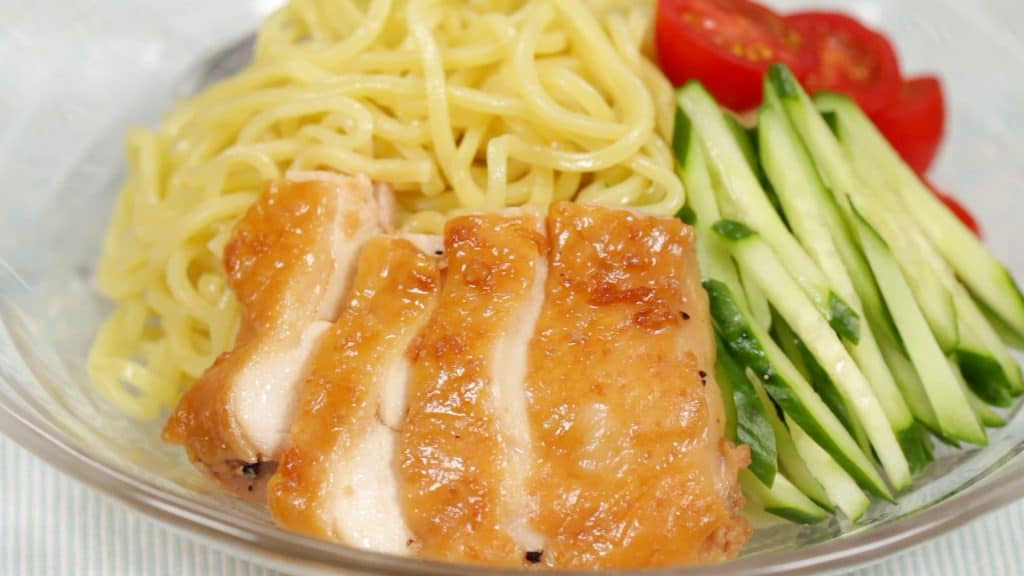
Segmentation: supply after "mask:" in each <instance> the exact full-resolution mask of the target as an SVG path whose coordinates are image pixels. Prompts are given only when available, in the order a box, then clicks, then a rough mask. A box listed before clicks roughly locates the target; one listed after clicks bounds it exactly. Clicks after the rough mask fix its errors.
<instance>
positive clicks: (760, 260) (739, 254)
mask: <svg viewBox="0 0 1024 576" xmlns="http://www.w3.org/2000/svg"><path fill="white" fill-rule="evenodd" d="M712 228H713V229H714V230H715V232H717V233H719V234H720V235H722V237H723V238H725V239H726V240H728V241H729V244H730V247H731V249H732V254H733V257H734V258H735V259H736V262H737V263H738V264H739V267H740V269H741V270H742V271H743V273H744V274H750V275H752V276H753V277H754V278H755V279H756V281H757V282H758V284H759V285H760V286H761V290H763V291H764V293H765V295H766V296H767V297H768V301H769V302H770V303H771V304H772V306H773V307H774V308H775V309H776V310H777V311H778V312H779V315H781V316H782V317H783V318H784V319H785V320H786V322H787V323H788V324H789V326H790V327H791V328H792V329H793V332H794V333H796V334H797V335H798V336H799V337H800V339H801V340H802V341H803V342H804V344H806V345H807V348H808V349H809V350H810V351H811V353H812V354H814V357H815V358H816V359H817V360H818V364H820V365H821V367H822V368H824V369H825V372H826V373H828V375H829V377H830V378H831V379H832V381H833V382H834V383H835V384H836V386H837V387H838V388H839V389H840V391H842V393H843V395H844V397H845V398H846V401H847V404H848V405H849V406H852V407H853V412H854V414H855V415H856V416H857V418H859V419H860V421H861V422H862V423H863V424H864V429H865V431H866V432H867V435H868V438H869V439H870V440H871V445H872V446H873V447H874V449H875V452H876V454H877V455H878V458H879V460H880V461H881V463H882V467H883V468H884V469H885V471H886V474H887V475H888V476H889V480H890V482H892V484H893V486H895V487H896V489H898V490H899V489H903V488H905V487H907V486H909V485H910V484H911V482H912V481H913V478H912V477H911V474H910V465H909V463H908V462H907V458H906V456H905V455H904V454H903V449H902V447H901V446H900V442H899V439H898V438H897V435H896V431H894V430H893V428H892V426H890V424H889V421H888V420H887V419H886V415H885V412H884V411H883V409H882V406H881V403H880V402H879V400H878V397H877V396H875V393H874V391H873V390H872V387H871V384H870V383H869V382H868V380H867V378H866V377H865V376H864V373H863V372H862V371H861V370H860V367H859V366H858V365H857V363H856V362H855V361H854V360H853V358H851V357H850V354H849V353H848V352H847V351H846V348H845V347H844V346H843V343H842V342H841V341H840V339H839V337H838V336H837V335H836V333H835V332H834V331H833V329H832V328H831V327H830V326H829V324H828V322H827V320H826V319H825V317H824V316H822V315H821V314H820V312H819V311H818V310H816V309H815V307H814V305H813V303H811V301H810V300H809V299H808V298H807V296H806V295H805V294H804V293H803V292H801V291H800V288H799V286H798V285H797V283H796V282H795V281H794V280H793V278H792V276H790V274H789V272H788V271H787V270H786V269H785V267H784V266H783V265H782V262H781V261H780V259H779V257H778V255H777V254H775V252H774V251H772V249H771V247H769V246H768V245H767V244H766V243H765V242H764V241H763V240H761V238H760V236H759V235H758V234H757V233H755V232H753V231H752V230H750V229H746V230H745V231H742V230H741V229H742V228H745V226H744V225H743V224H741V223H739V222H730V221H721V222H718V223H716V224H715V225H714V226H712Z"/></svg>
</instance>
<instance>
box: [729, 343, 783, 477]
mask: <svg viewBox="0 0 1024 576" xmlns="http://www.w3.org/2000/svg"><path fill="white" fill-rule="evenodd" d="M717 341H718V361H717V363H716V364H715V370H716V376H717V380H718V382H719V385H720V386H721V385H722V384H723V383H724V386H723V390H722V396H723V397H725V396H730V398H729V402H730V403H731V404H732V405H733V409H734V417H735V436H734V438H735V440H736V441H737V442H739V443H740V444H746V445H747V446H749V447H750V466H749V470H750V471H751V472H752V473H753V474H754V475H755V476H757V478H758V479H759V480H761V482H763V483H764V484H765V485H766V486H769V487H770V486H772V483H773V482H774V481H775V474H776V472H777V471H778V455H777V451H776V447H775V446H776V439H775V431H774V426H773V425H772V424H771V422H770V420H769V419H770V418H772V417H774V416H775V414H774V412H773V410H774V407H773V406H770V405H767V404H765V403H764V402H762V400H761V397H760V395H758V393H757V391H756V390H755V388H754V386H753V385H752V384H751V383H750V380H749V379H747V375H746V373H745V372H744V370H743V368H742V367H741V366H740V365H739V363H738V362H737V361H736V359H735V358H733V357H732V355H731V354H730V353H729V350H728V348H727V347H726V346H725V344H724V343H723V342H722V340H721V338H718V339H717ZM726 388H728V391H727V390H726ZM770 411H771V412H770Z"/></svg>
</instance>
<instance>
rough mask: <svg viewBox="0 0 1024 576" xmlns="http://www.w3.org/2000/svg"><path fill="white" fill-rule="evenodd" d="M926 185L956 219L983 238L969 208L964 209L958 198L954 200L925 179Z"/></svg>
mask: <svg viewBox="0 0 1024 576" xmlns="http://www.w3.org/2000/svg"><path fill="white" fill-rule="evenodd" d="M924 183H925V184H927V185H928V187H929V188H931V190H932V193H933V194H935V195H936V196H938V197H939V200H942V203H943V204H945V205H946V207H947V208H949V210H950V211H951V212H953V214H956V217H957V218H959V219H960V221H961V222H963V223H964V225H965V226H967V227H968V228H970V229H971V232H974V235H975V236H977V237H978V238H981V226H979V225H978V221H977V220H976V219H975V218H974V215H973V214H971V213H970V211H968V210H967V208H964V206H963V204H961V203H960V202H957V200H956V198H953V197H952V196H950V195H949V194H946V193H944V192H943V191H941V190H939V189H938V187H936V186H935V184H932V183H931V181H929V180H927V179H925V181H924Z"/></svg>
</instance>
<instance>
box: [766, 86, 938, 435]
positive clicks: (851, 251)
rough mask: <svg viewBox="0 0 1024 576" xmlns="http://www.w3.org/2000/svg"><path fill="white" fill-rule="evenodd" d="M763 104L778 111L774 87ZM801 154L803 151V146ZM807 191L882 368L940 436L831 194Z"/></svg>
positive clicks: (768, 89)
mask: <svg viewBox="0 0 1024 576" xmlns="http://www.w3.org/2000/svg"><path fill="white" fill-rule="evenodd" d="M765 102H767V103H768V104H769V105H771V106H773V107H775V108H776V109H778V108H780V107H781V98H780V96H779V95H778V94H777V93H775V87H774V84H773V83H772V82H767V83H766V85H765ZM804 150H805V151H807V143H806V142H804ZM819 181H820V173H819ZM811 191H812V192H816V193H818V195H819V197H818V198H817V199H816V200H817V202H816V204H817V208H818V210H819V215H820V217H821V219H822V221H823V222H824V224H825V226H826V228H827V230H829V231H831V233H832V240H833V242H834V243H835V248H836V251H837V252H838V253H839V256H840V258H841V259H842V261H843V264H844V265H845V267H846V269H847V271H848V276H849V277H850V279H851V281H852V282H853V285H854V288H855V291H856V294H857V296H858V297H859V298H860V300H861V304H862V308H861V311H862V312H863V316H864V317H865V318H866V319H867V323H868V324H869V326H870V330H871V331H872V333H873V335H874V336H875V338H876V339H877V342H878V346H879V348H881V350H882V355H883V356H884V357H885V362H886V365H888V367H889V370H890V371H891V373H892V376H893V378H894V380H895V381H896V385H897V386H898V388H899V390H900V392H901V394H902V395H903V398H904V399H905V400H906V403H907V405H908V408H909V409H910V412H911V414H912V415H913V416H914V418H915V419H917V420H918V421H920V422H922V423H924V424H925V426H927V427H928V428H929V429H930V430H931V431H932V432H935V433H937V434H941V433H942V431H941V429H940V428H939V424H938V419H937V418H936V417H935V411H934V409H933V408H932V406H931V404H930V403H929V402H928V397H927V395H926V394H925V391H924V386H923V384H922V383H921V379H920V377H919V376H918V375H917V372H916V371H915V369H914V366H913V364H911V363H910V360H909V359H907V357H906V353H905V351H904V348H903V344H902V342H900V338H899V335H898V334H897V332H896V328H895V326H894V325H893V322H892V318H891V317H890V315H889V313H888V310H886V308H885V304H884V303H883V302H882V296H881V294H880V293H879V291H878V286H877V285H876V283H875V279H874V274H873V273H872V271H871V268H870V266H869V264H868V262H867V259H866V258H865V256H864V254H863V253H862V251H861V249H860V247H858V246H857V241H856V237H855V234H854V232H853V230H852V228H851V226H850V223H849V222H848V221H847V220H846V218H845V217H844V216H843V212H842V210H841V209H840V207H839V205H838V204H837V203H836V200H835V198H834V197H833V195H832V193H831V192H830V191H829V190H828V189H827V187H825V186H824V183H822V185H821V186H818V187H816V188H812V189H811ZM800 200H801V202H812V201H814V200H815V199H814V198H811V197H806V198H801V199H800ZM823 268H824V269H825V271H826V274H829V273H830V272H832V271H834V270H835V269H833V268H828V267H824V266H823ZM836 282H837V284H841V282H842V280H841V279H839V280H836Z"/></svg>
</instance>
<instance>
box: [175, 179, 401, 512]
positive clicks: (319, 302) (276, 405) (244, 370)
mask: <svg viewBox="0 0 1024 576" xmlns="http://www.w3.org/2000/svg"><path fill="white" fill-rule="evenodd" d="M392 212H393V202H392V200H391V197H390V192H388V191H387V190H386V189H381V188H375V187H374V186H373V184H372V183H371V182H370V180H369V179H367V178H366V177H365V176H361V177H356V178H348V177H342V176H338V175H332V174H328V173H319V172H311V173H301V174H293V175H290V176H289V178H288V179H286V180H283V181H280V182H275V183H272V184H271V185H270V186H269V187H268V189H267V190H266V192H265V193H264V194H263V195H262V196H261V197H260V199H259V200H258V201H257V202H256V204H255V205H253V206H252V208H250V209H249V211H248V212H247V213H246V214H245V216H244V217H243V218H242V220H241V221H240V222H239V223H238V225H237V227H236V229H235V232H234V236H233V237H232V239H231V241H230V243H229V244H228V246H227V247H226V248H225V253H224V263H225V267H226V269H227V272H228V278H229V283H230V286H231V289H232V290H233V291H234V293H235V295H236V296H237V297H238V300H239V302H240V304H241V307H242V323H241V326H240V329H239V333H238V336H237V339H236V342H235V348H234V349H233V350H231V351H230V352H227V353H225V354H223V355H221V356H220V357H219V358H218V359H217V361H216V362H215V363H214V364H213V366H211V367H210V368H209V369H208V370H207V371H206V373H205V374H203V375H202V376H201V377H200V378H199V379H198V380H197V381H196V382H195V384H193V386H192V387H191V389H189V391H188V392H187V393H186V394H185V396H184V397H183V398H182V399H181V401H180V402H179V404H178V407H177V409H176V410H175V411H174V413H173V414H172V415H171V418H170V420H169V421H168V423H167V425H166V427H165V429H164V439H165V440H166V441H167V442H172V443H177V444H184V445H185V446H186V447H187V448H188V452H189V455H190V457H191V458H192V459H193V461H194V462H195V463H196V464H197V465H198V466H199V467H200V468H201V469H203V470H204V471H206V472H207V473H208V474H210V475H211V476H213V477H214V478H215V479H217V480H218V481H220V482H221V483H222V484H223V485H224V486H225V487H227V488H229V489H231V490H233V491H235V492H236V493H238V494H241V495H249V496H251V497H252V498H254V499H257V500H262V499H263V497H264V489H265V483H266V480H267V478H269V475H270V474H271V473H272V472H273V468H274V463H273V461H274V459H275V458H276V457H277V456H278V454H279V452H280V450H281V448H282V446H283V444H284V440H285V439H286V436H287V433H288V430H289V428H290V426H291V423H292V419H293V417H294V412H295V408H296V404H297V398H298V392H299V384H300V383H301V382H302V381H303V378H304V376H305V374H306V370H307V367H308V364H309V359H310V357H311V356H312V353H313V351H314V350H315V349H316V347H317V344H318V343H319V341H320V339H321V338H322V337H323V334H324V333H325V331H326V329H327V328H328V327H329V326H330V322H331V321H333V320H334V319H335V318H337V316H338V313H339V311H340V308H341V305H342V302H343V299H344V295H345V293H346V291H347V289H348V285H349V282H350V279H351V276H352V273H353V269H354V267H355V258H356V254H357V253H358V251H359V249H360V247H361V246H362V245H363V244H364V243H365V242H366V241H367V240H368V239H370V238H371V237H373V236H375V235H377V234H379V233H381V232H383V231H385V230H386V229H388V228H390V227H391V218H392Z"/></svg>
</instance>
